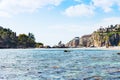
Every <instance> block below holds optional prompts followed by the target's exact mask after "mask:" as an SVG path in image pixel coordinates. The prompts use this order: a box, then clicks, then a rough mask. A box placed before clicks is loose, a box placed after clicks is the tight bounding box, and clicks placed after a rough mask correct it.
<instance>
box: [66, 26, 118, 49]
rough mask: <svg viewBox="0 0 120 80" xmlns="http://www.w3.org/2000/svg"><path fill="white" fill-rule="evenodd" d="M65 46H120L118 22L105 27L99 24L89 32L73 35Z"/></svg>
mask: <svg viewBox="0 0 120 80" xmlns="http://www.w3.org/2000/svg"><path fill="white" fill-rule="evenodd" d="M65 46H66V47H71V48H80V47H111V46H120V24H116V25H110V26H108V27H106V28H104V27H103V26H101V27H100V28H99V29H98V30H96V31H94V32H93V33H91V34H88V35H83V36H82V37H75V38H74V39H72V40H70V41H69V42H68V43H67V44H66V45H65Z"/></svg>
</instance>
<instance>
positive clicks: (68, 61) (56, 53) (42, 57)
mask: <svg viewBox="0 0 120 80" xmlns="http://www.w3.org/2000/svg"><path fill="white" fill-rule="evenodd" d="M65 50H67V51H66V52H65ZM119 52H120V50H99V49H73V48H68V49H64V48H63V49H52V48H50V49H0V80H120V55H119V54H117V53H119Z"/></svg>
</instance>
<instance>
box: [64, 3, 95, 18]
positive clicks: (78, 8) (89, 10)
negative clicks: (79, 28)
mask: <svg viewBox="0 0 120 80" xmlns="http://www.w3.org/2000/svg"><path fill="white" fill-rule="evenodd" d="M93 10H94V8H93V7H92V6H90V5H85V4H79V5H75V6H71V7H69V8H67V9H66V10H65V12H64V14H65V15H67V16H89V15H93V14H94V11H93Z"/></svg>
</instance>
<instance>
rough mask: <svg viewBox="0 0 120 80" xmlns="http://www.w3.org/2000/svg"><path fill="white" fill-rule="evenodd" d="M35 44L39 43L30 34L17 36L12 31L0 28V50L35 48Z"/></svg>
mask: <svg viewBox="0 0 120 80" xmlns="http://www.w3.org/2000/svg"><path fill="white" fill-rule="evenodd" d="M36 44H39V43H36V42H35V37H34V35H33V34H32V33H28V35H26V34H19V36H17V35H16V33H15V32H13V31H12V30H10V29H6V28H3V27H0V48H35V47H36ZM41 44H42V43H41ZM42 45H43V44H42Z"/></svg>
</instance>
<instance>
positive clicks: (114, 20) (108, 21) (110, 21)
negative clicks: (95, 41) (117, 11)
mask: <svg viewBox="0 0 120 80" xmlns="http://www.w3.org/2000/svg"><path fill="white" fill-rule="evenodd" d="M116 24H120V17H108V18H103V19H102V20H101V21H99V22H96V23H95V24H93V26H94V28H95V29H94V30H97V29H98V28H100V26H103V27H108V26H109V25H116Z"/></svg>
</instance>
